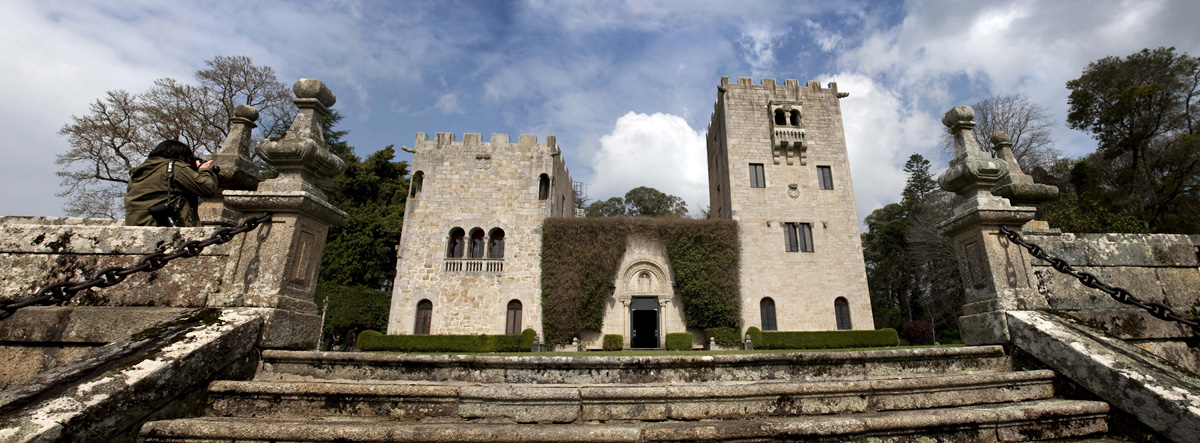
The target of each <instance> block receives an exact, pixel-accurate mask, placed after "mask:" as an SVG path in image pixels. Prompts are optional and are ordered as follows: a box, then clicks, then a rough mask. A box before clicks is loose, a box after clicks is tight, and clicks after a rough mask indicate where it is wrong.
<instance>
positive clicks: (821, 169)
mask: <svg viewBox="0 0 1200 443" xmlns="http://www.w3.org/2000/svg"><path fill="white" fill-rule="evenodd" d="M838 99H839V94H838V91H837V84H835V83H830V85H829V88H821V86H820V84H818V83H817V82H811V81H810V82H808V84H807V85H805V86H800V84H799V82H797V81H796V80H787V81H786V82H785V83H784V84H782V85H777V84H776V83H775V80H774V79H764V80H763V81H762V83H761V84H753V83H752V82H751V80H750V79H749V78H740V79H738V82H737V83H730V82H729V78H728V77H723V78H721V84H720V86H718V94H717V102H716V105H715V109H714V111H713V115H712V122H711V123H710V124H709V127H708V179H709V196H710V199H711V207H710V209H711V211H712V212H711V214H712V215H711V216H712V217H716V218H727V219H734V220H737V221H738V235H739V238H740V241H741V249H742V251H741V295H742V325H743V327H750V326H757V327H759V328H761V329H763V330H781V331H813V330H835V329H874V321H873V319H872V317H871V300H870V295H869V293H868V291H867V276H866V268H865V266H864V263H863V255H862V241H861V239H860V237H859V230H858V217H857V215H856V213H855V208H854V189H853V187H852V186H851V184H850V165H849V162H848V161H847V154H846V139H845V135H844V133H843V130H842V113H841V107H840V104H839V103H838Z"/></svg>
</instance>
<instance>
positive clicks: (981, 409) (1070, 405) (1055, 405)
mask: <svg viewBox="0 0 1200 443" xmlns="http://www.w3.org/2000/svg"><path fill="white" fill-rule="evenodd" d="M1107 413H1108V405H1107V404H1106V403H1103V402H1094V401H1078V400H1038V401H1029V402H1019V403H1007V404H1002V405H976V406H967V407H958V408H946V409H927V410H914V411H889V412H871V413H862V414H843V415H821V416H799V417H771V418H759V419H751V420H704V421H684V422H680V421H666V422H617V423H573V424H556V425H547V424H490V423H463V422H461V421H458V420H447V421H446V422H445V423H413V422H402V421H394V420H379V419H375V420H370V419H320V420H285V419H261V418H242V417H234V418H216V417H205V418H194V419H182V420H169V421H158V422H150V423H147V424H146V425H145V426H143V427H142V430H141V441H144V442H146V443H167V442H171V443H182V442H187V443H200V442H217V441H221V442H228V441H238V442H284V441H286V442H313V441H338V442H347V443H349V442H385V441H386V442H414V443H415V442H450V441H456V442H486V443H500V442H718V441H737V442H767V441H856V442H867V441H881V440H882V441H964V442H966V441H970V442H1012V441H1038V440H1052V439H1060V438H1072V437H1083V436H1087V435H1090V434H1094V433H1099V432H1105V431H1107V424H1106V422H1105V418H1106V416H1107Z"/></svg>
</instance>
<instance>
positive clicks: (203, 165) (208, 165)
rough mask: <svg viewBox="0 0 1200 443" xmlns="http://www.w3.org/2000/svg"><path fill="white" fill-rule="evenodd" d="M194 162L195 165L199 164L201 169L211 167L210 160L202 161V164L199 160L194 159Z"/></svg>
mask: <svg viewBox="0 0 1200 443" xmlns="http://www.w3.org/2000/svg"><path fill="white" fill-rule="evenodd" d="M196 164H197V165H200V169H201V170H204V169H212V160H209V161H206V162H204V164H202V165H201V164H200V160H196Z"/></svg>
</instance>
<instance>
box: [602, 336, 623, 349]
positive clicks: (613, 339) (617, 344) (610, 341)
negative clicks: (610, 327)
mask: <svg viewBox="0 0 1200 443" xmlns="http://www.w3.org/2000/svg"><path fill="white" fill-rule="evenodd" d="M622 349H625V336H623V335H621V334H604V350H605V351H620V350H622Z"/></svg>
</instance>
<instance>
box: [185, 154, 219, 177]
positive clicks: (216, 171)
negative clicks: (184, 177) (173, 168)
mask: <svg viewBox="0 0 1200 443" xmlns="http://www.w3.org/2000/svg"><path fill="white" fill-rule="evenodd" d="M196 162H198V163H200V164H204V157H200V156H196ZM191 167H192V170H196V171H199V170H200V166H198V165H196V164H195V163H192V164H191ZM212 172H213V174H217V175H221V167H220V166H217V165H212Z"/></svg>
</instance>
